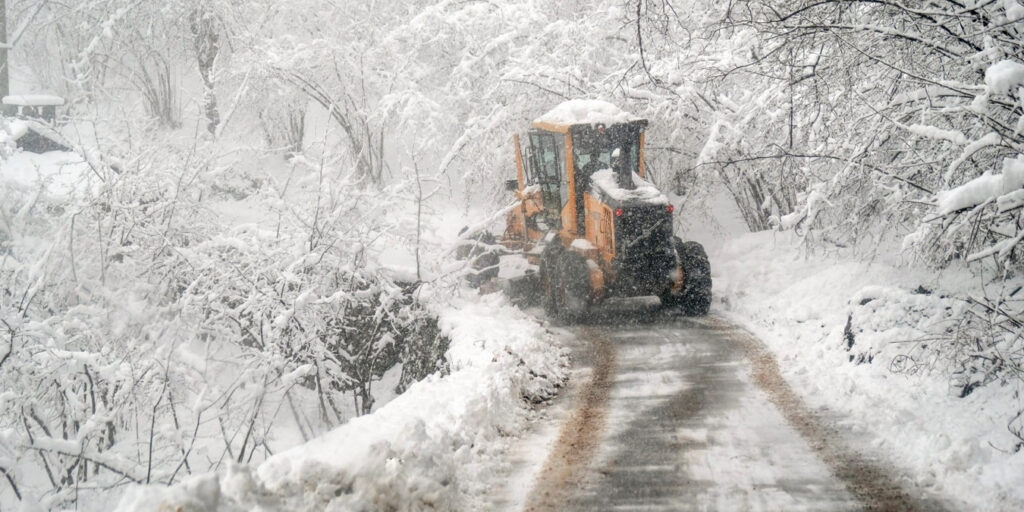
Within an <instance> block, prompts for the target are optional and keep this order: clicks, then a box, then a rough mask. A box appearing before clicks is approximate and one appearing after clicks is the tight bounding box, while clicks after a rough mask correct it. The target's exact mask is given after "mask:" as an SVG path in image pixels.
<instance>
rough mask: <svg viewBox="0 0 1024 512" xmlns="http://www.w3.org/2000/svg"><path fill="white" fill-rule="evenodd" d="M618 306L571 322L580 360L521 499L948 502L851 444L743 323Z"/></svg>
mask: <svg viewBox="0 0 1024 512" xmlns="http://www.w3.org/2000/svg"><path fill="white" fill-rule="evenodd" d="M615 313H616V311H614V310H610V311H605V312H601V314H599V315H597V318H600V319H605V320H600V319H597V318H596V319H594V320H592V321H591V322H588V325H586V326H581V327H577V328H574V329H573V330H572V332H573V334H575V338H576V339H577V342H576V343H577V344H576V346H575V347H573V350H574V353H575V358H574V359H575V361H577V364H578V365H579V368H578V369H577V370H576V372H575V373H574V378H573V385H572V386H570V389H569V391H568V396H567V398H566V399H565V401H566V402H567V404H566V405H564V406H563V407H561V412H556V413H555V414H553V415H552V416H553V418H552V420H553V421H555V422H557V423H558V425H559V430H558V434H557V435H556V436H551V437H552V438H553V442H552V443H551V444H552V446H551V447H550V449H549V451H548V454H547V458H546V461H545V462H544V464H543V466H542V467H541V468H540V469H539V472H538V474H537V477H536V480H535V485H534V487H533V488H532V490H531V491H530V492H529V493H528V496H526V497H525V498H524V499H523V502H524V503H523V505H524V507H523V508H525V509H526V510H531V511H540V510H861V509H869V510H941V509H942V508H944V507H942V505H941V504H940V503H938V502H936V501H934V500H932V499H930V498H927V497H925V496H924V495H923V494H922V493H921V492H920V491H918V490H915V489H904V488H901V487H900V486H899V485H897V484H895V483H893V482H897V481H903V480H902V479H899V478H898V477H897V476H895V475H893V473H892V470H891V469H890V468H886V467H883V466H882V465H880V464H877V463H876V462H875V461H873V460H871V459H869V458H866V457H864V456H862V455H860V454H859V452H858V451H857V450H855V449H851V448H850V445H849V443H848V442H847V441H845V440H844V439H843V438H844V436H843V435H842V434H841V433H840V431H839V430H837V429H836V428H834V427H832V426H831V425H830V424H831V423H833V422H830V421H828V420H825V419H823V416H822V414H819V413H816V412H812V411H810V410H809V409H808V408H807V407H806V406H804V405H803V404H802V403H801V402H800V400H799V399H798V398H797V397H796V395H795V394H794V393H793V392H792V391H791V390H790V389H789V388H788V386H787V385H786V384H785V382H784V381H783V380H782V379H781V377H779V375H778V371H777V367H776V365H775V361H774V359H773V358H772V357H771V355H770V354H769V353H768V352H767V351H765V350H764V349H763V348H762V346H761V345H760V343H759V342H758V341H756V340H755V339H753V338H752V337H751V336H750V335H749V334H747V333H746V332H745V331H742V330H740V329H737V328H735V327H733V326H732V325H730V324H728V323H727V322H725V321H724V320H721V319H720V318H717V317H714V316H712V317H707V318H701V319H688V318H679V317H675V318H673V317H668V316H665V315H664V314H662V313H658V312H656V310H654V309H653V308H651V309H649V310H648V311H646V312H645V313H644V314H642V315H640V319H639V321H638V322H636V323H632V322H623V320H622V318H623V317H621V316H619V315H617V314H615ZM558 409H559V408H558V407H556V410H558Z"/></svg>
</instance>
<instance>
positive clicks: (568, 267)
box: [555, 251, 590, 323]
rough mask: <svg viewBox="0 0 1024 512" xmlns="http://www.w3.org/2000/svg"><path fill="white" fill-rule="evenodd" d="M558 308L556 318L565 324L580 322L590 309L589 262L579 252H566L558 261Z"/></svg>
mask: <svg viewBox="0 0 1024 512" xmlns="http://www.w3.org/2000/svg"><path fill="white" fill-rule="evenodd" d="M557 282H558V287H557V290H558V297H557V303H558V308H557V311H556V312H555V317H556V318H558V319H559V320H562V321H563V322H569V323H571V322H578V321H580V320H581V319H582V318H583V317H584V316H586V314H587V310H588V309H589V308H590V271H589V270H588V269H587V261H586V259H584V258H583V256H582V255H580V254H579V253H577V252H573V251H564V252H563V253H562V255H561V256H559V259H558V279H557Z"/></svg>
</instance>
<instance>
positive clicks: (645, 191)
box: [590, 169, 668, 204]
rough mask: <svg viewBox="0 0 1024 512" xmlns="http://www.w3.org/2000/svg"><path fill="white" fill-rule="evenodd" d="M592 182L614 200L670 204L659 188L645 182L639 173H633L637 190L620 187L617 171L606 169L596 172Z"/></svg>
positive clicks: (591, 179) (591, 178)
mask: <svg viewBox="0 0 1024 512" xmlns="http://www.w3.org/2000/svg"><path fill="white" fill-rule="evenodd" d="M590 181H591V183H592V185H593V187H594V188H595V189H597V191H598V192H604V193H605V194H607V195H608V196H609V197H611V198H612V199H615V200H618V201H642V202H645V203H650V204H668V198H667V197H665V194H662V193H661V191H660V190H658V188H657V187H655V186H654V185H653V184H651V183H650V182H649V181H646V180H644V179H643V178H641V177H640V175H638V174H637V173H633V184H634V185H635V186H636V188H634V189H632V190H630V189H625V188H621V187H619V183H618V181H617V180H616V179H615V171H613V170H611V169H604V170H601V171H597V172H595V173H594V174H593V175H592V176H591V177H590Z"/></svg>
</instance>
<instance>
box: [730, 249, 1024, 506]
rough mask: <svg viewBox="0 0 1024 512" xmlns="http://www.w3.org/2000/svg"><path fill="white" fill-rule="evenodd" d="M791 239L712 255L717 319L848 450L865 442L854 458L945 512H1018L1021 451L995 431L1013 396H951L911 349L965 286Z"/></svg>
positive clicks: (947, 313)
mask: <svg viewBox="0 0 1024 512" xmlns="http://www.w3.org/2000/svg"><path fill="white" fill-rule="evenodd" d="M796 240H797V237H796V235H795V234H793V233H791V232H786V233H777V232H776V233H773V232H762V233H755V234H750V235H745V236H742V237H740V238H737V239H734V240H733V241H731V242H729V243H727V244H726V245H724V246H723V248H722V249H721V250H720V251H717V252H716V253H713V254H712V255H711V261H712V262H714V269H715V273H716V274H715V276H714V277H715V286H716V293H717V295H718V297H719V298H718V300H719V301H721V303H720V304H719V305H718V307H717V309H718V311H719V312H722V313H723V314H725V315H726V316H729V317H731V318H732V319H733V320H734V321H736V322H738V323H740V324H743V325H746V326H747V327H748V328H749V329H751V330H752V331H755V332H756V333H757V334H758V336H759V338H761V339H762V340H764V341H765V343H766V344H767V345H768V346H769V348H771V350H772V351H773V352H774V353H775V354H776V356H777V358H778V361H779V365H780V368H781V370H782V373H783V375H784V377H785V378H786V380H787V381H789V382H790V384H791V385H792V387H793V389H794V390H795V391H797V392H798V393H799V394H801V395H802V396H803V398H804V400H805V401H807V403H808V405H810V406H811V407H812V408H819V407H826V408H828V409H830V410H831V411H836V412H838V413H839V414H838V416H837V417H838V418H841V421H842V423H841V424H840V427H841V428H840V430H844V431H848V434H849V435H850V439H849V441H850V442H855V441H857V440H869V442H867V443H865V442H862V443H861V444H860V445H854V446H855V447H856V448H857V449H859V450H861V451H863V452H865V453H866V454H867V455H869V456H872V457H878V458H879V459H881V460H885V461H886V462H887V463H889V464H892V465H893V466H894V467H896V468H899V469H900V470H901V472H903V473H906V474H908V475H912V478H913V479H915V480H916V481H915V482H914V483H915V484H917V485H919V486H921V487H923V488H925V489H929V490H931V491H934V492H935V493H938V494H939V495H941V496H944V497H945V498H946V499H948V500H949V501H950V503H952V504H953V506H952V508H953V509H974V510H992V509H1000V510H1022V509H1024V472H1022V471H1020V468H1021V464H1022V463H1024V451H1022V452H1020V453H1014V446H1016V443H1017V441H1018V440H1017V439H1016V438H1014V437H1013V435H1012V434H1010V433H1009V432H1008V431H1007V425H1006V424H1007V420H1008V419H1009V418H1010V417H1012V416H1013V414H1015V413H1016V409H1017V407H1018V406H1019V403H1020V402H1019V400H1017V399H1015V398H1014V396H1013V394H1014V393H1015V390H1014V389H1012V386H1000V385H998V384H997V383H993V384H990V385H988V386H983V387H980V388H977V389H975V390H974V391H973V393H971V394H970V395H968V396H967V397H965V398H959V397H958V396H957V394H958V393H957V390H956V389H953V386H952V383H951V381H950V379H949V371H948V369H947V368H945V367H944V366H943V364H942V362H941V360H940V359H938V358H935V357H934V355H933V354H934V352H928V351H927V349H926V348H923V347H924V346H930V345H931V344H934V343H938V340H936V339H935V336H934V335H931V333H934V332H936V330H939V332H941V330H942V329H943V328H944V327H945V326H948V325H951V324H950V323H949V319H950V318H953V317H955V315H956V313H957V308H960V307H962V302H961V301H957V300H955V299H953V298H951V297H952V294H949V293H947V292H944V290H947V291H948V290H955V291H957V292H959V293H965V292H967V291H969V290H970V287H971V285H972V283H973V281H972V280H971V277H970V276H969V275H967V274H966V273H962V274H961V273H958V272H956V271H955V270H953V269H948V270H947V271H946V272H945V273H943V274H942V275H941V276H939V277H936V276H935V275H934V274H933V273H930V272H927V271H924V270H922V271H917V270H916V269H913V268H910V269H908V268H905V267H895V266H888V265H886V264H883V263H881V262H875V263H873V264H867V263H861V262H856V261H850V260H843V259H831V258H824V257H821V258H818V257H807V256H806V255H802V254H801V253H800V250H799V249H798V248H797V244H796V243H795V242H796ZM954 328H955V325H954ZM929 355H932V358H931V359H929V358H928V356H929ZM958 502H962V503H960V504H957V503H958Z"/></svg>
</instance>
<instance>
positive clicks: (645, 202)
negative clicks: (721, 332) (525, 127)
mask: <svg viewBox="0 0 1024 512" xmlns="http://www.w3.org/2000/svg"><path fill="white" fill-rule="evenodd" d="M646 128H647V121H646V120H644V119H639V118H636V117H633V116H632V115H630V114H628V113H626V112H624V111H622V110H620V109H619V108H617V107H616V106H614V105H612V104H610V103H606V102H602V101H594V100H570V101H567V102H565V103H562V104H561V105H559V106H557V107H556V108H555V109H553V110H552V111H550V112H548V113H547V114H545V115H544V116H541V117H540V118H538V119H537V120H535V121H534V122H533V125H532V129H531V130H530V131H529V133H528V135H527V137H526V139H527V140H526V141H525V142H526V143H525V148H524V147H523V146H524V144H523V141H521V140H520V137H519V136H518V135H516V136H515V137H514V144H515V149H516V173H517V179H516V180H515V181H510V182H509V183H508V185H509V188H510V189H514V190H515V194H516V197H517V198H518V199H519V200H520V204H519V206H518V207H517V208H515V209H513V210H512V211H510V212H509V214H508V217H507V219H506V229H505V233H504V235H503V236H502V238H501V240H500V242H501V243H502V245H504V246H505V247H508V248H510V249H515V250H521V251H523V253H524V254H525V255H526V257H527V259H528V260H530V262H531V263H533V264H535V265H538V266H539V272H538V274H539V275H538V277H539V285H540V288H541V296H542V301H543V303H544V309H545V311H546V312H547V313H548V314H549V315H551V316H555V317H558V318H562V319H573V318H577V317H579V316H581V315H583V314H584V313H585V312H586V310H587V309H588V307H589V306H590V305H591V304H593V303H595V302H598V301H601V300H603V299H605V298H609V297H635V296H644V295H655V296H657V297H659V298H660V299H661V302H662V303H663V304H664V305H666V306H673V307H679V308H681V309H682V310H683V311H684V312H685V313H687V314H691V315H704V314H706V313H707V312H708V308H709V306H710V304H711V273H710V265H709V263H708V258H707V255H706V253H705V251H704V248H703V247H702V246H701V245H700V244H698V243H696V242H683V241H682V240H680V239H679V238H678V237H675V236H673V234H672V215H673V207H672V204H671V203H669V201H668V199H667V198H666V197H665V195H664V194H662V193H661V192H660V191H659V190H658V189H657V188H656V187H654V185H652V184H651V183H650V182H648V181H647V180H646V179H645V173H644V132H645V130H646ZM524 149H525V154H524V151H523V150H524Z"/></svg>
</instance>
